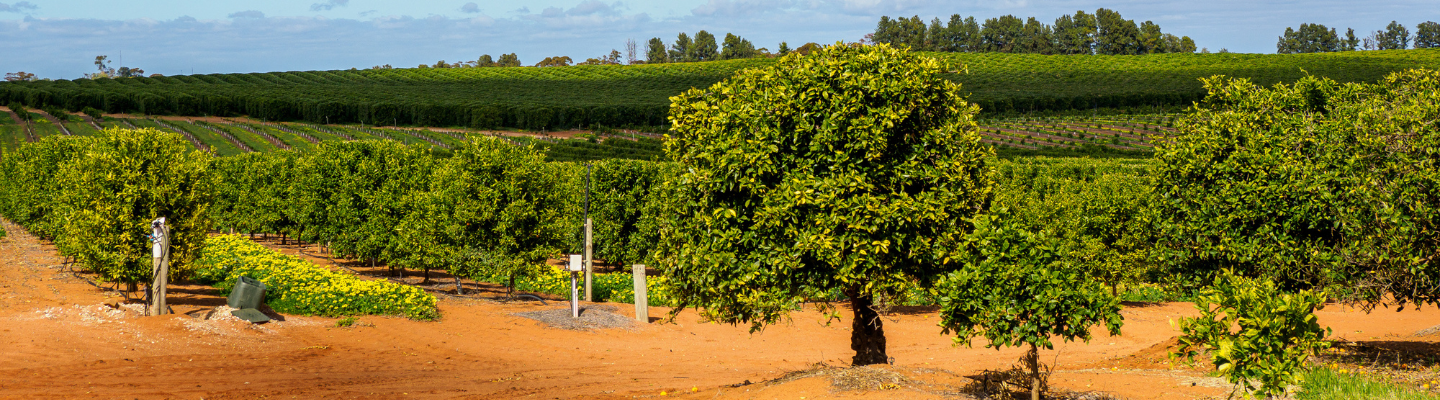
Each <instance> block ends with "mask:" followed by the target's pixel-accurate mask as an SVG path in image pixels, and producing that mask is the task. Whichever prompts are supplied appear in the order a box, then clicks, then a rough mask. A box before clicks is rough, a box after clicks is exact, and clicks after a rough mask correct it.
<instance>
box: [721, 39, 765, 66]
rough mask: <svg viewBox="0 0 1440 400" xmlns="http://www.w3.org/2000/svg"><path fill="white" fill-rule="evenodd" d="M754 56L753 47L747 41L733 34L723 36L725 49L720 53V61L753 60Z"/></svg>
mask: <svg viewBox="0 0 1440 400" xmlns="http://www.w3.org/2000/svg"><path fill="white" fill-rule="evenodd" d="M756 54H757V52H756V51H755V45H754V44H752V43H750V41H749V40H745V38H742V37H739V36H735V34H733V33H726V34H725V48H724V49H723V50H721V52H720V59H721V60H734V59H737V58H753V57H755V55H756Z"/></svg>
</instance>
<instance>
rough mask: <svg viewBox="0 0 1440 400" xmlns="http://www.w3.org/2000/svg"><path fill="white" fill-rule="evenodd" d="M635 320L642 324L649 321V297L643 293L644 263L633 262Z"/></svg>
mask: <svg viewBox="0 0 1440 400" xmlns="http://www.w3.org/2000/svg"><path fill="white" fill-rule="evenodd" d="M633 268H634V272H633V273H632V274H631V275H633V276H634V277H635V320H636V321H640V323H642V324H648V323H650V299H649V296H648V295H647V294H646V293H645V264H635V266H634V267H633Z"/></svg>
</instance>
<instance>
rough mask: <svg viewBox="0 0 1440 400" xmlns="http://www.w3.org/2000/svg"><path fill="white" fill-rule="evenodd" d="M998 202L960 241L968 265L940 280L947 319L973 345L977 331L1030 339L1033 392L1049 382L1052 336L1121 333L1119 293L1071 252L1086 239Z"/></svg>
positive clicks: (994, 340)
mask: <svg viewBox="0 0 1440 400" xmlns="http://www.w3.org/2000/svg"><path fill="white" fill-rule="evenodd" d="M1036 222H1041V221H1034V220H1029V219H1026V218H1024V217H1021V216H1017V215H1014V214H1011V212H1010V211H1009V209H1006V208H999V209H996V210H993V211H992V212H990V213H986V214H984V215H980V216H977V217H975V218H974V222H973V223H974V225H975V230H974V231H973V232H972V233H971V234H970V235H969V236H968V237H967V238H966V240H965V244H964V245H963V246H960V247H959V250H960V251H958V252H957V257H958V258H959V259H960V260H961V262H962V263H963V265H964V268H963V269H961V270H959V271H955V272H951V273H950V274H949V275H948V276H946V279H945V280H944V281H943V282H942V283H941V285H940V287H939V290H938V292H939V293H940V295H941V298H940V306H941V312H940V318H941V321H940V326H941V327H943V328H944V330H945V332H946V333H954V334H955V336H956V337H955V343H956V344H964V345H969V344H970V340H971V339H972V338H973V337H975V336H984V337H985V339H987V340H988V343H986V345H985V346H986V347H993V348H997V349H998V348H1002V347H1028V348H1029V351H1028V352H1027V353H1026V356H1025V359H1024V363H1025V366H1026V368H1027V369H1029V371H1028V372H1029V373H1030V375H1031V387H1030V390H1031V392H1030V393H1031V397H1030V398H1031V399H1034V400H1039V399H1040V392H1041V389H1042V387H1043V386H1044V385H1043V376H1042V375H1041V373H1040V359H1039V350H1040V349H1042V348H1043V349H1046V350H1049V349H1053V348H1054V346H1055V345H1054V343H1053V342H1052V340H1051V338H1052V337H1059V338H1060V339H1061V340H1064V341H1067V342H1068V341H1072V340H1076V339H1079V340H1084V341H1089V340H1090V337H1091V334H1090V328H1091V327H1092V326H1095V325H1103V326H1105V328H1106V329H1108V330H1109V332H1110V334H1111V335H1117V334H1119V333H1120V326H1121V325H1122V324H1123V321H1122V318H1121V316H1120V299H1119V298H1117V297H1115V296H1113V295H1110V294H1109V293H1106V292H1107V291H1106V290H1105V287H1104V285H1103V284H1102V283H1101V282H1100V281H1099V280H1096V279H1092V278H1091V277H1089V276H1087V275H1086V273H1085V271H1084V269H1082V268H1080V266H1079V265H1078V263H1077V262H1076V259H1075V258H1074V257H1073V256H1072V254H1071V253H1072V252H1073V251H1074V250H1075V247H1076V246H1084V244H1083V243H1079V242H1077V241H1075V240H1074V239H1073V238H1066V237H1063V236H1057V235H1056V234H1055V233H1054V230H1053V229H1051V228H1046V227H1043V226H1040V225H1037V224H1036Z"/></svg>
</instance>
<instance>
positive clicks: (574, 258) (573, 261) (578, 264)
mask: <svg viewBox="0 0 1440 400" xmlns="http://www.w3.org/2000/svg"><path fill="white" fill-rule="evenodd" d="M584 270H585V262H584V261H583V260H581V257H580V255H579V254H571V255H570V272H580V271H584Z"/></svg>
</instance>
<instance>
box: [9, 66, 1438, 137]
mask: <svg viewBox="0 0 1440 400" xmlns="http://www.w3.org/2000/svg"><path fill="white" fill-rule="evenodd" d="M926 54H927V55H929V56H932V57H936V58H938V59H941V60H944V61H947V62H950V63H953V64H954V65H956V70H955V71H954V73H950V74H947V75H946V77H947V79H950V80H952V81H955V82H958V83H960V84H961V85H962V90H964V91H965V92H967V94H968V95H967V97H968V98H969V99H970V101H972V102H975V103H977V104H979V105H980V106H981V107H982V109H983V110H984V111H983V112H984V113H986V114H1011V113H1024V112H1029V111H1038V110H1091V109H1095V108H1122V109H1131V108H1134V109H1140V108H1157V107H1158V108H1175V107H1180V106H1185V105H1189V104H1190V102H1192V101H1195V100H1199V99H1200V98H1201V97H1203V95H1204V91H1203V89H1202V87H1201V83H1200V81H1199V79H1200V78H1206V77H1210V76H1214V75H1228V76H1232V77H1243V78H1249V79H1252V80H1253V81H1255V82H1256V83H1259V84H1262V85H1271V84H1274V83H1280V82H1293V81H1295V80H1297V79H1300V78H1302V77H1305V76H1307V74H1313V75H1315V76H1321V77H1328V78H1331V79H1334V80H1336V81H1340V82H1374V81H1377V80H1378V79H1380V78H1381V77H1383V76H1385V75H1386V74H1389V73H1392V72H1396V71H1401V70H1406V69H1413V68H1437V67H1440V50H1435V49H1423V50H1391V51H1363V52H1359V51H1352V52H1336V53H1316V54H1152V55H1142V56H1102V55H1081V56H1058V55H1056V56H1047V55H1035V54H1004V53H926ZM775 62H776V60H775V59H744V60H729V61H714V62H699V63H676V64H651V65H636V66H569V67H550V68H537V67H514V68H423V69H414V68H411V69H367V70H336V71H294V72H270V73H247V74H211V75H185V76H170V77H155V78H127V79H99V80H87V79H77V80H56V81H37V82H5V83H0V104H6V103H8V102H10V101H19V102H23V103H25V104H27V105H29V106H31V107H40V106H43V105H54V106H59V107H63V108H66V109H70V110H72V111H78V110H80V109H83V108H84V107H94V108H97V109H101V110H104V111H105V112H109V113H132V112H133V113H144V114H152V115H186V116H210V115H216V116H240V115H247V116H250V117H254V118H257V119H261V120H265V121H307V122H311V123H324V124H332V123H345V124H362V123H363V124H368V125H376V124H379V125H410V126H447V127H471V128H481V129H490V128H497V127H514V128H523V129H532V130H540V129H549V130H561V129H571V128H577V127H589V126H593V125H605V126H660V125H666V124H667V122H666V120H665V118H666V115H667V114H668V107H669V104H670V103H669V97H670V96H674V95H676V94H679V93H680V92H682V91H684V90H686V89H689V88H692V87H708V86H710V85H711V84H714V83H716V82H719V81H720V80H722V79H724V78H726V77H728V76H731V75H732V74H734V73H735V72H736V71H739V70H742V69H747V68H756V67H765V66H769V65H773V64H774V63H775ZM962 65H963V66H964V70H963V71H961V70H960V69H959V66H962Z"/></svg>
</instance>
